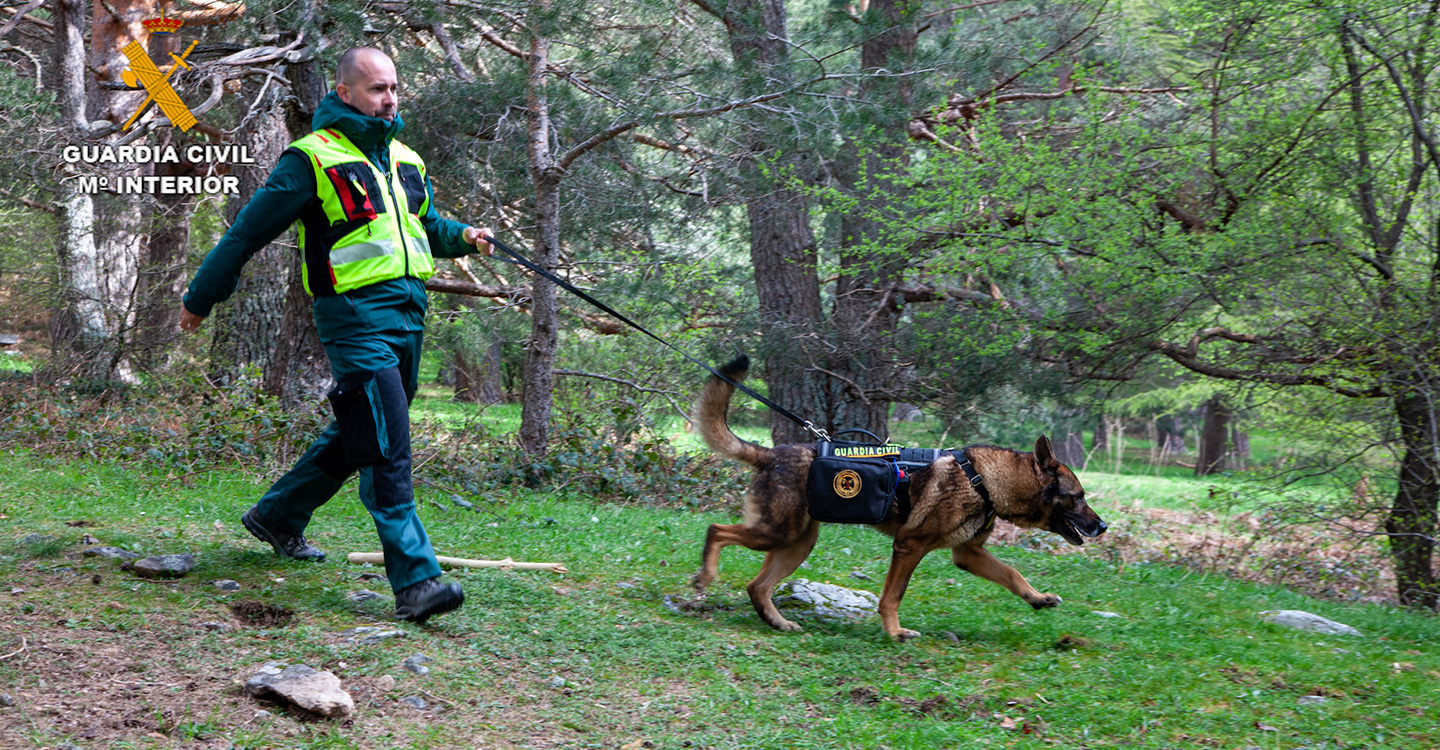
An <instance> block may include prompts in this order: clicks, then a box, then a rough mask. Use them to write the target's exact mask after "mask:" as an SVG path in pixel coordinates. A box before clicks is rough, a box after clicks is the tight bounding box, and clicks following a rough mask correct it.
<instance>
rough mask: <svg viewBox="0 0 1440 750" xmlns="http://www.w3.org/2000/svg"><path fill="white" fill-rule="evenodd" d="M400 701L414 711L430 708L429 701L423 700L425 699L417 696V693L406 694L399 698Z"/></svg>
mask: <svg viewBox="0 0 1440 750" xmlns="http://www.w3.org/2000/svg"><path fill="white" fill-rule="evenodd" d="M400 702H401V703H404V704H405V705H407V706H409V707H411V708H413V709H415V710H416V711H429V710H430V704H429V703H426V702H425V699H424V698H421V697H420V696H418V695H407V696H405V697H404V698H401V699H400Z"/></svg>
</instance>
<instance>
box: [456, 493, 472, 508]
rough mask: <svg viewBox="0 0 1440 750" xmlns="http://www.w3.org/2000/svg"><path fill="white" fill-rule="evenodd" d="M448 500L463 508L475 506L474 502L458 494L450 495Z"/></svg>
mask: <svg viewBox="0 0 1440 750" xmlns="http://www.w3.org/2000/svg"><path fill="white" fill-rule="evenodd" d="M450 502H452V503H454V504H455V507H457V508H464V509H465V510H470V509H472V508H474V507H475V503H472V502H470V501H469V500H466V499H465V498H463V497H460V496H459V495H451V496H450Z"/></svg>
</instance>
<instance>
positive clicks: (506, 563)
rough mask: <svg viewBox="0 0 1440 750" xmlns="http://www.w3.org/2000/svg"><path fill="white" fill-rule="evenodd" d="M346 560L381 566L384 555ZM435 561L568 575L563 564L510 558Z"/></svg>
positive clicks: (440, 558) (353, 554) (356, 554)
mask: <svg viewBox="0 0 1440 750" xmlns="http://www.w3.org/2000/svg"><path fill="white" fill-rule="evenodd" d="M345 559H347V560H349V561H350V562H352V563H374V564H376V565H383V564H384V563H385V553H383V552H351V553H350V554H349V555H346V558H345ZM435 560H436V561H437V562H439V563H440V564H441V565H444V566H447V567H451V568H514V569H516V570H552V571H554V572H556V573H569V572H570V571H568V570H566V569H565V565H564V564H563V563H535V562H515V561H514V560H511V559H510V558H508V557H507V558H505V559H504V560H469V559H466V558H464V557H445V556H443V555H436V556H435Z"/></svg>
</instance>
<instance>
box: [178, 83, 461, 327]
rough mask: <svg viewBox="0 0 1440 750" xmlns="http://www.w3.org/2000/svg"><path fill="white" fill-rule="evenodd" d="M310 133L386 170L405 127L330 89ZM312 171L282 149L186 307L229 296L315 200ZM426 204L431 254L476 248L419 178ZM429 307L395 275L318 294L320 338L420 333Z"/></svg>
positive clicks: (421, 292) (416, 286)
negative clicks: (348, 145) (334, 134)
mask: <svg viewBox="0 0 1440 750" xmlns="http://www.w3.org/2000/svg"><path fill="white" fill-rule="evenodd" d="M310 126H311V129H312V130H321V129H323V128H334V129H336V130H339V131H340V132H342V133H344V134H345V135H346V137H348V138H349V139H350V140H351V141H352V142H353V143H354V144H355V145H356V146H358V147H359V148H360V150H361V151H362V152H364V154H365V156H366V158H368V159H369V160H370V162H371V163H373V164H374V165H375V166H376V167H378V168H379V169H380V170H381V171H383V172H388V171H389V169H390V141H391V140H392V139H394V138H395V135H396V134H397V133H399V132H400V129H401V128H403V127H405V123H404V121H403V120H401V118H400V116H399V115H396V116H395V119H394V120H393V121H390V122H386V121H385V120H382V119H380V118H378V117H369V116H367V115H363V114H360V113H359V112H358V111H356V110H355V109H354V108H352V107H351V106H350V105H348V104H346V103H345V102H343V101H341V100H340V97H339V95H337V94H336V93H335V92H334V91H331V92H330V93H329V94H327V95H326V96H325V98H324V99H322V100H321V101H320V106H319V107H317V108H316V110H315V117H314V118H313V119H312V120H311V123H310ZM315 189H316V188H315V172H314V170H313V169H311V167H310V164H309V162H308V160H307V158H306V157H305V155H304V154H303V153H301V152H300V151H299V150H298V149H293V148H292V149H287V150H286V151H285V153H283V154H281V155H280V160H279V163H277V164H276V165H275V169H274V171H272V172H271V173H270V177H269V179H267V180H266V181H265V185H264V187H262V188H260V189H259V190H257V191H255V195H254V196H253V197H251V199H250V202H249V203H247V204H246V205H245V208H244V209H243V210H241V211H240V215H239V216H237V217H236V218H235V223H234V224H232V225H231V226H230V230H229V231H227V232H226V233H225V236H224V237H221V238H220V242H218V243H216V245H215V247H214V249H212V250H211V251H210V254H209V255H207V256H205V262H204V263H202V264H201V265H200V270H199V271H196V272H195V278H194V279H192V280H191V282H190V288H189V291H187V292H186V294H185V297H184V305H185V309H187V310H189V311H190V312H192V313H194V314H195V315H199V316H201V317H209V315H210V312H211V308H213V307H214V306H215V305H216V304H218V303H220V302H224V301H225V300H226V299H229V297H230V295H231V294H233V293H234V292H235V286H236V285H237V284H238V283H239V282H240V269H241V268H242V267H243V266H244V265H245V263H246V262H247V261H249V260H250V258H251V256H253V255H254V254H255V253H256V252H259V250H260V249H261V248H263V247H265V246H266V245H268V244H270V243H271V242H273V241H274V240H275V238H277V237H279V236H280V235H281V234H284V233H285V230H287V229H289V228H290V225H291V224H293V223H295V221H296V220H297V219H298V218H300V216H301V214H302V213H304V211H305V210H306V209H307V208H309V207H310V206H311V205H312V204H313V203H316V202H318V200H319V199H318V198H316V195H315ZM425 190H426V192H427V193H428V194H429V197H430V201H429V205H428V206H427V208H426V211H425V214H424V215H422V216H421V217H420V221H421V223H422V224H423V225H424V226H425V233H426V235H427V237H428V239H429V240H430V252H431V253H432V254H433V255H434V257H437V258H458V257H460V256H462V255H468V254H470V253H473V252H475V248H474V247H472V246H471V245H469V244H466V242H465V240H464V231H465V228H466V226H467V225H465V224H462V223H460V222H457V221H451V220H449V219H445V218H442V217H441V216H440V215H439V214H438V213H437V212H436V211H435V208H434V206H435V190H434V188H433V187H432V186H431V184H430V180H429V179H428V178H427V179H426V180H425ZM426 307H427V301H426V296H425V286H424V282H422V281H421V280H419V279H416V278H409V277H407V278H400V279H391V280H389V281H382V282H379V283H377V284H371V285H369V286H365V287H361V288H359V289H353V290H351V291H349V292H346V293H344V294H342V295H339V296H337V297H329V298H326V297H317V298H315V301H314V308H315V325H316V327H317V328H318V329H319V332H320V340H321V341H327V342H328V341H333V340H335V339H338V338H344V337H346V336H348V335H353V334H356V333H365V332H373V331H386V330H388V331H418V330H423V329H424V317H425V310H426Z"/></svg>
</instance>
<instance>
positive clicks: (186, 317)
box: [180, 305, 205, 331]
mask: <svg viewBox="0 0 1440 750" xmlns="http://www.w3.org/2000/svg"><path fill="white" fill-rule="evenodd" d="M204 322H205V319H204V318H202V317H200V316H199V315H196V314H195V313H192V312H190V311H189V310H186V309H185V306H184V305H181V306H180V330H182V331H193V330H195V329H197V328H199V327H200V324H201V323H204Z"/></svg>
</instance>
